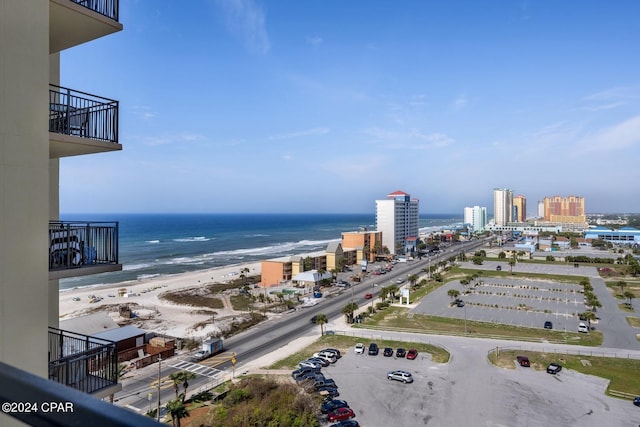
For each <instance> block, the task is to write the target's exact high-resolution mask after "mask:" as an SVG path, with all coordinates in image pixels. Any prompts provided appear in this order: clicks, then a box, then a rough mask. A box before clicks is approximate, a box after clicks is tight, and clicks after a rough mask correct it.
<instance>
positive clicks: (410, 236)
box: [376, 191, 419, 255]
mask: <svg viewBox="0 0 640 427" xmlns="http://www.w3.org/2000/svg"><path fill="white" fill-rule="evenodd" d="M418 217H419V201H418V199H412V198H411V195H409V194H407V193H405V192H403V191H395V192H393V193H390V194H388V195H387V198H386V199H383V200H376V229H377V230H378V231H381V232H382V245H383V247H386V248H387V249H388V250H389V253H391V254H393V255H399V254H402V255H404V254H410V253H413V252H415V250H416V240H417V238H418V234H419V226H418Z"/></svg>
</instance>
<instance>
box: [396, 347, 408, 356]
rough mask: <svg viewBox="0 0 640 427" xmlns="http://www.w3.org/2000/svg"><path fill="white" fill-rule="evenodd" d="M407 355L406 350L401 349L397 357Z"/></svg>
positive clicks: (397, 352)
mask: <svg viewBox="0 0 640 427" xmlns="http://www.w3.org/2000/svg"><path fill="white" fill-rule="evenodd" d="M406 355H407V351H406V350H405V349H404V348H399V349H397V350H396V357H405V356H406Z"/></svg>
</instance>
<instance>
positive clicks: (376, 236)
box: [342, 230, 384, 263]
mask: <svg viewBox="0 0 640 427" xmlns="http://www.w3.org/2000/svg"><path fill="white" fill-rule="evenodd" d="M342 248H343V249H344V250H345V251H355V252H356V254H357V260H356V261H357V262H358V263H360V262H361V261H362V260H363V259H366V260H367V261H371V262H372V261H375V260H376V257H380V256H382V255H384V251H383V249H382V248H383V243H382V232H380V231H371V230H362V231H345V232H343V233H342Z"/></svg>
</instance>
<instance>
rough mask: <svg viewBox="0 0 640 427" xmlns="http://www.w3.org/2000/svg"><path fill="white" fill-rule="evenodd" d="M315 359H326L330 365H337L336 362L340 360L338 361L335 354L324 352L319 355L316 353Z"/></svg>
mask: <svg viewBox="0 0 640 427" xmlns="http://www.w3.org/2000/svg"><path fill="white" fill-rule="evenodd" d="M313 357H314V358H317V359H324V360H326V361H327V362H329V363H336V360H338V359H336V356H335V355H334V354H333V353H331V352H324V351H320V352H318V353H314V354H313Z"/></svg>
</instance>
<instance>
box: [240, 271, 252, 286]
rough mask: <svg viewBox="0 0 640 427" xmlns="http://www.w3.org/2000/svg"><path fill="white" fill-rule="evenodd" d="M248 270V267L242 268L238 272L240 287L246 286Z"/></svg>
mask: <svg viewBox="0 0 640 427" xmlns="http://www.w3.org/2000/svg"><path fill="white" fill-rule="evenodd" d="M249 272H250V270H249V268H248V267H245V268H243V269H242V270H240V279H241V280H242V286H243V287H244V286H247V273H249Z"/></svg>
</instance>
